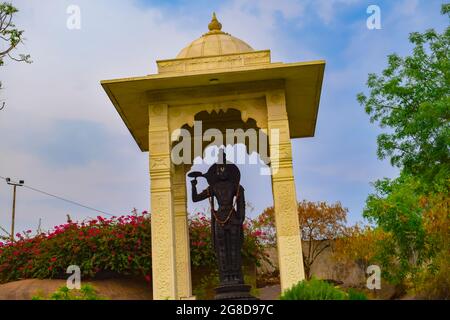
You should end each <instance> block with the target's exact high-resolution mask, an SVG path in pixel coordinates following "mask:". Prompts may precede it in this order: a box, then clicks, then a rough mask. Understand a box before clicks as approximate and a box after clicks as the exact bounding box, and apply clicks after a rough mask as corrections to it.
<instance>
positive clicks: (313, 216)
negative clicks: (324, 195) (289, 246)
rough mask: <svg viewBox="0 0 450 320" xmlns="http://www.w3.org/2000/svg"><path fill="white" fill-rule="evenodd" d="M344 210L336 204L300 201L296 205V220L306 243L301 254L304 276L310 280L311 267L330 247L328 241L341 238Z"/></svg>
mask: <svg viewBox="0 0 450 320" xmlns="http://www.w3.org/2000/svg"><path fill="white" fill-rule="evenodd" d="M347 212H348V210H347V209H346V208H343V207H342V205H341V204H340V203H339V202H337V203H335V204H327V203H326V202H310V201H302V202H300V203H299V204H298V218H299V223H300V229H301V233H302V240H303V241H305V242H306V243H307V247H306V250H304V252H303V263H304V266H305V276H306V278H307V279H310V278H311V267H312V265H313V263H314V261H316V259H317V258H318V257H319V256H320V255H321V254H322V253H323V252H324V251H325V250H326V249H327V248H329V247H330V246H331V242H330V240H334V239H337V238H339V237H341V236H342V235H343V234H344V232H345V224H346V221H347Z"/></svg>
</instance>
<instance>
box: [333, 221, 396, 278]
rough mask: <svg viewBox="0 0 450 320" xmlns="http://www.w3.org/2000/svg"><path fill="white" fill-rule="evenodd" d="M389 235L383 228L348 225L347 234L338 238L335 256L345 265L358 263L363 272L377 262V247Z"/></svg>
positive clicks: (334, 248)
mask: <svg viewBox="0 0 450 320" xmlns="http://www.w3.org/2000/svg"><path fill="white" fill-rule="evenodd" d="M387 237H388V235H387V234H386V233H385V232H384V231H383V230H382V229H381V228H372V227H370V226H365V227H361V226H359V225H355V226H352V227H348V228H347V229H346V231H345V235H344V236H343V237H340V238H338V239H336V241H335V242H334V247H333V257H334V259H336V260H337V261H338V262H341V263H343V264H344V265H347V266H348V265H350V264H353V263H356V264H357V266H358V267H359V268H360V269H361V271H362V272H363V273H366V270H367V267H368V266H369V265H371V264H373V263H377V262H376V253H377V251H378V250H377V247H378V246H379V243H380V241H382V240H385V239H386V238H387Z"/></svg>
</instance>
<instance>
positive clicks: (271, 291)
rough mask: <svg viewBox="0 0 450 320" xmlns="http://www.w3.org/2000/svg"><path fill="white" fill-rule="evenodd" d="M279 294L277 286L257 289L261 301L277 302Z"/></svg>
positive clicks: (279, 288) (279, 290) (278, 286)
mask: <svg viewBox="0 0 450 320" xmlns="http://www.w3.org/2000/svg"><path fill="white" fill-rule="evenodd" d="M280 293H281V287H280V285H279V284H277V285H274V286H270V287H264V288H260V289H259V298H260V299H261V300H278V299H279V297H280Z"/></svg>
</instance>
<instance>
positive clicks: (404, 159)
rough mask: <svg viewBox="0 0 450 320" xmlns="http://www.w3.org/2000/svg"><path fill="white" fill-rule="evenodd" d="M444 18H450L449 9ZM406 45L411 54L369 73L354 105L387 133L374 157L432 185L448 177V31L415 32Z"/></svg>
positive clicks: (391, 58)
mask: <svg viewBox="0 0 450 320" xmlns="http://www.w3.org/2000/svg"><path fill="white" fill-rule="evenodd" d="M442 13H443V14H445V15H447V16H449V17H450V4H446V5H443V6H442ZM409 40H410V42H411V43H412V44H413V45H414V49H413V53H412V55H410V56H408V57H404V58H402V57H400V56H398V55H397V54H391V55H389V56H388V67H387V68H386V69H385V70H384V71H383V72H382V74H381V75H376V74H369V78H368V81H367V86H368V87H369V89H370V95H369V96H368V97H367V96H366V95H364V94H362V93H360V94H359V95H358V101H359V102H360V104H362V105H363V106H364V107H365V110H366V112H367V114H368V115H369V116H370V120H371V121H372V122H378V123H379V125H380V126H381V127H382V128H389V129H390V130H389V132H388V133H383V134H380V135H379V136H378V157H379V158H380V159H385V158H389V159H390V161H391V164H392V165H394V166H397V167H399V168H401V169H402V170H403V172H405V173H406V174H412V175H420V176H421V177H423V178H427V180H428V181H432V180H433V179H435V178H443V177H444V178H445V177H448V174H449V164H450V150H449V145H450V122H449V119H450V108H449V106H450V95H449V94H450V28H449V27H447V28H446V30H445V31H444V32H443V33H442V34H439V33H438V32H436V31H435V30H434V29H430V30H427V31H426V32H424V33H419V32H413V33H411V34H410V36H409Z"/></svg>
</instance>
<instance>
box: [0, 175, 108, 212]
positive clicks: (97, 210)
mask: <svg viewBox="0 0 450 320" xmlns="http://www.w3.org/2000/svg"><path fill="white" fill-rule="evenodd" d="M0 178H1V179H3V180H5V181H6V178H5V177H2V176H0ZM23 187H25V188H27V189H30V190H32V191H35V192H39V193H42V194H45V195H47V196H50V197H53V198H56V199H59V200H61V201H65V202H68V203H71V204H74V205H76V206H79V207H83V208H85V209H88V210H92V211H96V212H99V213H103V214H106V215H108V216H111V217H113V216H114V215H113V214H110V213H107V212H105V211H103V210H100V209H95V208H92V207H89V206H87V205H84V204H82V203H79V202H76V201H73V200H70V199H66V198H63V197H60V196H57V195H54V194H52V193H49V192H46V191H43V190H40V189H37V188H33V187H30V186H27V185H25V184H24V185H23Z"/></svg>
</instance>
